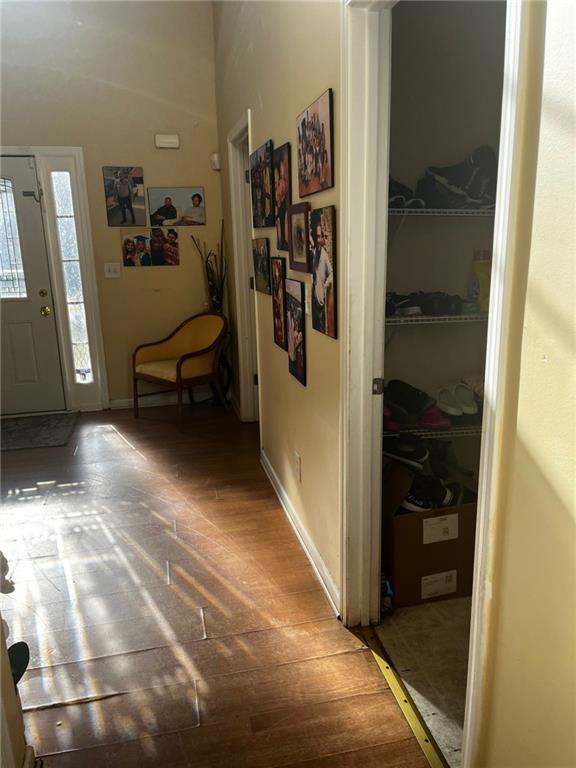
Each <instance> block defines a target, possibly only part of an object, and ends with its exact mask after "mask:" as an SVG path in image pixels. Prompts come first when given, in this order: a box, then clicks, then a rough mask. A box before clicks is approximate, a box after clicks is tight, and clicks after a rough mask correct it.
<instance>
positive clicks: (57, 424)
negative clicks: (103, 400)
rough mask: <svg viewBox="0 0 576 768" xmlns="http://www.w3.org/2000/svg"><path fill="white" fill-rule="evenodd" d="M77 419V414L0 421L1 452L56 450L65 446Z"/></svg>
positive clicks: (19, 417) (58, 414)
mask: <svg viewBox="0 0 576 768" xmlns="http://www.w3.org/2000/svg"><path fill="white" fill-rule="evenodd" d="M77 419H78V414H77V413H57V414H52V415H50V416H18V417H16V418H13V419H2V424H1V426H0V431H1V433H2V450H3V451H20V450H22V449H24V448H56V447H57V446H60V445H66V444H67V443H68V440H70V435H71V434H72V432H73V431H74V427H75V426H76V420H77Z"/></svg>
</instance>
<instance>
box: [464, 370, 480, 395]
mask: <svg viewBox="0 0 576 768" xmlns="http://www.w3.org/2000/svg"><path fill="white" fill-rule="evenodd" d="M462 383H463V384H466V386H467V387H470V389H471V390H472V392H474V394H475V395H476V397H477V398H478V400H483V399H484V376H474V375H470V376H463V377H462Z"/></svg>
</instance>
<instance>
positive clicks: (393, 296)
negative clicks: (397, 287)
mask: <svg viewBox="0 0 576 768" xmlns="http://www.w3.org/2000/svg"><path fill="white" fill-rule="evenodd" d="M421 314H422V308H421V306H420V302H419V300H418V294H417V293H410V294H408V295H407V296H404V295H402V294H399V293H387V294H386V317H393V316H394V315H400V316H402V317H407V316H410V315H421Z"/></svg>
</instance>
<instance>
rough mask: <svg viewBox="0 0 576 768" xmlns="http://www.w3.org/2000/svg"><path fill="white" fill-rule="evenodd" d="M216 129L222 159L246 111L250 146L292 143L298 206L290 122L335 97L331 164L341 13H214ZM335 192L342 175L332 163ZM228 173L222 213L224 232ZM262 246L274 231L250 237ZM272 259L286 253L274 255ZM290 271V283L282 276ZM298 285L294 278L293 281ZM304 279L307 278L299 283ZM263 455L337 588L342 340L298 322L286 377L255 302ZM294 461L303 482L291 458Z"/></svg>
mask: <svg viewBox="0 0 576 768" xmlns="http://www.w3.org/2000/svg"><path fill="white" fill-rule="evenodd" d="M214 23H215V41H216V86H217V94H218V127H219V136H220V149H221V153H222V157H223V159H224V160H225V157H224V155H225V154H226V153H225V148H226V139H227V135H228V133H229V131H230V130H231V128H232V127H233V126H234V125H235V123H236V122H237V121H238V120H239V118H240V117H241V116H242V114H243V113H244V114H245V112H246V110H247V109H248V108H250V109H251V110H252V126H251V128H252V148H255V147H258V146H260V144H262V143H263V142H265V141H266V140H267V139H272V140H273V142H274V145H275V146H280V144H283V143H284V142H285V141H290V142H291V145H292V200H293V202H297V201H298V194H297V193H298V186H297V168H296V152H295V149H296V147H295V141H296V117H297V115H298V114H299V113H300V112H301V111H302V110H303V109H305V108H306V107H307V106H308V105H309V104H310V103H311V102H312V101H313V100H314V99H315V98H316V97H317V96H319V95H320V94H321V93H323V92H324V91H325V90H326V89H327V88H333V89H334V113H335V123H336V126H335V128H336V130H335V157H336V158H338V151H339V134H338V119H339V118H338V116H339V109H340V82H339V78H340V7H339V5H338V4H337V3H293V2H274V3H266V2H243V3H235V2H226V3H218V4H215V6H214ZM335 178H336V184H338V181H339V178H340V168H339V167H338V163H336V172H335ZM228 185H229V182H228V174H227V172H226V169H225V168H224V172H223V174H222V191H223V200H224V215H225V219H226V224H227V230H228V233H230V229H231V227H230V199H229V186H228ZM307 199H308V200H309V202H310V203H311V205H312V207H320V206H322V205H327V204H332V203H337V200H338V187H337V186H336V187H335V188H334V189H331V190H327V191H324V192H321V193H318V194H316V195H313V196H312V197H309V198H307ZM257 236H258V237H268V238H269V239H270V245H271V253H272V255H277V252H276V248H275V244H276V237H275V231H274V229H259V230H257ZM280 255H284V256H285V255H286V254H284V253H281V254H280ZM290 274H291V273H290V271H289V275H290ZM292 276H293V277H295V278H297V279H302V273H294V274H293V275H292ZM304 279H305V280H307V281H309V279H310V276H308V277H305V278H304ZM256 302H257V318H258V319H257V325H258V342H259V354H260V398H261V432H262V446H263V450H264V452H265V453H266V455H267V457H268V458H269V460H270V462H271V464H272V466H273V467H274V470H275V471H276V473H277V475H278V477H279V479H280V482H281V483H282V485H283V486H284V488H285V489H286V491H287V493H288V495H289V497H290V499H291V500H292V502H293V504H294V506H295V508H296V511H297V513H298V515H299V516H300V518H301V520H302V522H303V524H304V526H305V527H306V530H307V531H308V533H309V534H310V536H311V537H312V539H313V541H314V543H315V545H316V547H317V548H318V550H319V553H320V556H321V557H322V559H323V561H324V563H325V564H326V566H327V568H328V570H329V571H330V573H331V575H332V578H333V579H334V580H335V581H336V582H338V581H339V569H340V565H339V550H340V528H339V484H338V477H339V470H338V466H339V455H338V433H339V412H338V409H339V405H338V402H339V395H340V387H339V355H340V342H338V341H334V340H333V339H330V338H328V337H327V336H324V335H322V334H320V333H318V332H317V331H314V330H312V326H311V319H310V317H307V318H306V334H307V350H306V358H307V366H308V384H307V386H306V387H303V386H302V385H301V384H299V383H298V382H297V381H296V379H294V378H293V377H292V376H291V375H290V374H289V373H288V358H287V354H286V352H284V351H283V350H281V349H280V348H279V347H277V346H276V345H275V344H274V341H273V337H272V299H271V297H270V296H266V295H264V294H261V293H257V294H256ZM294 451H298V452H299V453H300V454H301V456H302V483H299V482H298V481H297V479H296V476H295V473H294V459H293V453H294Z"/></svg>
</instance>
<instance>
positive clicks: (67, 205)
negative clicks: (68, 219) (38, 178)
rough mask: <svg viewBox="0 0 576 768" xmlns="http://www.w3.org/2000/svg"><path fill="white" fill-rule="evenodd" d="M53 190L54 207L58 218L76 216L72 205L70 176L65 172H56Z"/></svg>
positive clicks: (53, 177) (53, 178)
mask: <svg viewBox="0 0 576 768" xmlns="http://www.w3.org/2000/svg"><path fill="white" fill-rule="evenodd" d="M52 189H53V190H54V205H55V206H56V215H57V216H74V207H73V205H72V190H71V189H70V174H69V173H65V172H64V171H54V173H53V174H52Z"/></svg>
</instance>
